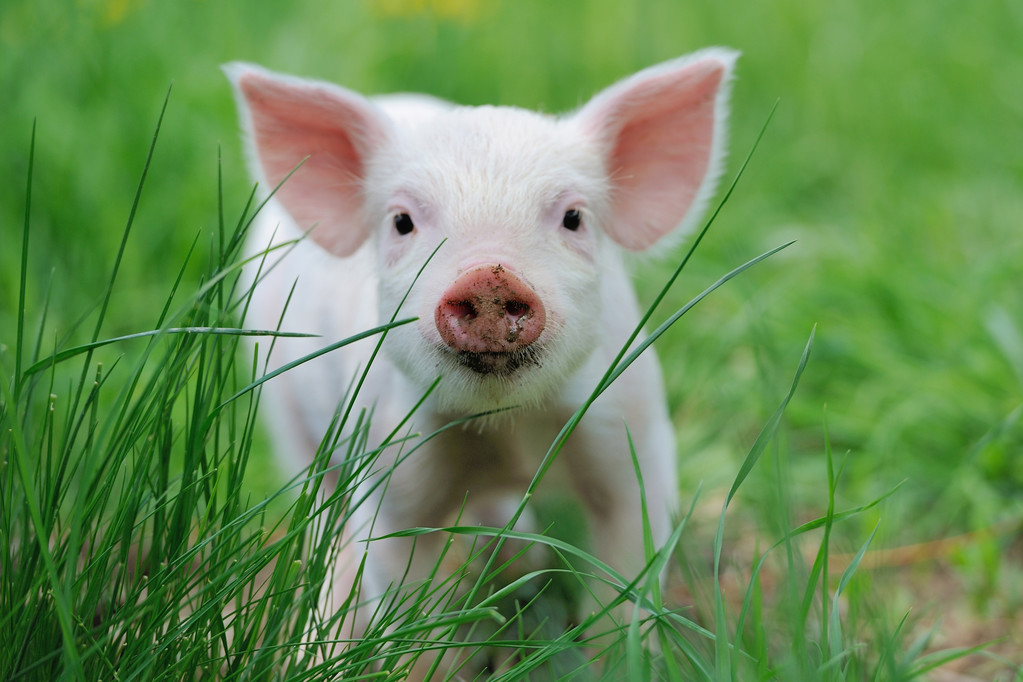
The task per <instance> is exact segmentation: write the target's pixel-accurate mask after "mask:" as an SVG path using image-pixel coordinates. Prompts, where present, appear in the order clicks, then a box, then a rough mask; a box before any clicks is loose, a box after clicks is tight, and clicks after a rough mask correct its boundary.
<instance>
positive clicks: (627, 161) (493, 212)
mask: <svg viewBox="0 0 1023 682" xmlns="http://www.w3.org/2000/svg"><path fill="white" fill-rule="evenodd" d="M733 60H734V55H733V54H731V53H729V52H727V51H723V50H712V51H708V52H704V53H700V54H699V55H696V56H695V57H693V58H690V59H689V60H679V61H676V62H672V63H669V64H666V65H662V66H660V67H654V69H650V70H647V71H645V72H641V73H640V74H637V76H634V77H632V78H631V79H628V80H626V81H623V82H622V83H620V84H618V85H616V86H614V87H612V88H609V89H608V90H606V91H605V92H604V93H602V94H601V95H599V96H598V97H596V98H594V100H592V101H591V103H590V104H588V105H587V106H586V107H584V108H583V109H582V110H581V111H580V112H579V113H578V114H576V115H573V116H571V117H568V118H555V117H550V116H542V115H539V114H535V113H532V112H527V111H523V110H519V109H511V108H491V107H480V108H465V107H454V106H452V105H448V104H447V103H444V102H441V101H440V100H435V99H432V98H428V97H419V96H409V95H404V96H387V97H382V98H378V99H377V100H375V103H373V102H371V101H369V100H366V99H364V98H362V97H360V96H359V95H356V94H355V93H351V92H349V91H346V90H342V89H340V88H336V87H335V86H329V85H325V84H320V83H313V82H309V81H300V80H297V79H290V78H286V77H280V76H276V75H274V74H270V73H268V72H265V71H262V70H261V69H258V68H256V67H248V66H244V65H239V66H233V67H231V68H230V69H229V75H230V76H231V77H232V80H233V82H234V83H235V86H236V89H237V91H238V98H239V102H240V103H241V108H242V112H243V116H242V120H243V125H244V127H245V128H246V130H247V132H248V133H249V134H250V135H251V136H252V138H251V145H252V152H253V153H252V156H253V161H254V167H255V171H256V175H257V177H258V178H259V179H260V180H261V181H262V182H264V183H265V184H266V185H268V186H271V187H272V186H274V185H276V184H277V183H278V182H280V180H281V179H282V178H283V177H284V176H285V175H286V174H287V173H288V172H289V171H291V170H292V169H293V168H294V167H295V166H296V165H297V164H298V163H299V162H301V161H302V160H303V159H306V161H305V163H304V165H302V167H300V168H299V170H298V171H297V172H296V173H295V174H294V176H293V177H292V178H291V179H289V180H288V181H287V182H286V183H285V184H284V185H283V187H282V189H281V191H280V192H279V193H278V195H277V199H275V200H274V201H272V202H271V203H270V205H269V206H268V209H269V210H267V211H265V212H264V213H263V214H262V216H261V217H260V218H259V220H258V222H257V225H256V226H255V229H254V231H253V232H252V234H251V237H250V240H249V251H250V254H256V253H259V252H262V251H264V250H265V249H266V247H267V246H269V245H270V244H271V242H275V243H280V242H283V241H288V240H291V239H295V238H296V237H298V236H301V234H302V233H303V231H305V230H309V229H310V228H311V227H313V225H316V227H315V228H313V229H312V231H311V232H310V236H309V238H308V239H305V240H303V241H301V242H300V243H299V244H298V245H297V246H295V247H294V250H293V252H290V253H287V255H286V257H280V254H282V253H284V252H285V251H284V250H278V251H275V252H273V253H271V255H269V256H268V263H267V264H264V265H263V268H264V271H265V269H266V267H267V265H268V264H269V263H275V264H274V266H273V268H272V269H270V270H269V271H268V272H264V273H263V277H262V279H261V281H260V283H259V285H258V286H257V287H256V289H255V294H254V297H253V302H252V306H251V309H250V314H249V318H248V320H247V323H248V324H249V325H250V326H254V327H258V328H274V327H276V326H277V323H278V320H279V319H280V315H281V310H282V309H283V307H284V303H285V300H286V299H287V297H288V295H289V292H290V291H291V288H292V286H293V285H294V286H295V289H294V294H293V295H292V296H291V300H290V303H289V304H288V310H287V313H286V315H285V317H284V321H283V324H281V328H282V329H283V330H286V331H300V332H310V333H314V334H318V335H320V338H316V339H279V340H278V341H277V344H276V347H275V350H274V355H273V357H272V358H271V361H270V365H271V367H275V366H279V365H281V364H284V363H285V362H288V361H291V360H294V359H296V358H298V357H301V356H303V355H305V354H307V353H309V352H312V351H314V350H317V349H318V348H320V347H322V346H324V345H326V344H328V343H331V342H333V341H336V340H339V339H342V338H345V337H347V336H351V335H353V334H355V333H358V332H360V331H363V330H365V329H368V328H371V327H374V326H377V325H378V324H381V323H383V322H386V321H387V320H388V319H389V318H390V317H391V315H392V314H393V312H394V310H395V308H396V306H397V305H398V303H399V302H400V301H401V299H402V297H403V296H404V295H405V293H406V291H408V290H409V288H410V286H411V284H412V281H413V278H414V276H415V274H416V273H417V272H418V271H419V269H420V267H421V266H422V265H423V263H424V262H425V261H426V259H427V258H428V257H429V255H430V253H431V252H433V251H434V249H435V248H436V247H437V246H438V245H439V244H441V242H442V240H444V243H443V245H442V246H441V247H440V249H439V250H438V251H437V253H436V255H435V256H434V257H433V259H432V261H431V262H430V263H429V265H427V267H426V269H425V270H424V272H423V275H422V277H421V279H420V280H419V281H418V282H417V283H416V285H415V286H414V287H412V288H411V294H410V295H409V298H408V300H407V302H406V303H405V304H404V306H403V307H402V309H401V313H400V314H399V316H398V317H399V318H402V317H408V316H416V317H418V318H419V319H418V321H417V322H414V323H412V324H409V325H405V326H402V327H399V328H396V329H394V330H392V331H391V332H390V333H389V335H388V337H387V340H386V342H385V344H384V351H385V353H384V354H383V355H381V356H380V357H378V358H377V359H376V360H375V362H374V364H373V367H372V369H371V371H370V373H369V375H368V378H367V383H366V384H365V386H364V387H363V389H362V391H361V393H360V395H359V398H358V403H357V404H358V405H360V406H363V407H366V408H367V409H371V410H372V421H371V431H370V447H373V446H375V445H376V444H377V443H379V442H380V441H381V440H383V439H384V438H385V437H386V436H387V435H388V434H390V433H391V432H392V430H393V429H394V428H395V427H396V426H397V425H398V424H399V423H401V422H402V420H404V419H405V418H406V416H407V415H408V414H409V412H410V411H411V410H412V408H413V406H414V405H415V403H416V402H417V401H418V400H419V399H420V398H421V397H422V395H423V394H424V392H425V391H426V389H427V388H428V387H429V385H430V384H431V382H432V381H433V380H434V379H435V378H436V377H438V376H440V377H441V381H440V384H439V385H438V387H437V389H436V390H435V391H434V392H433V394H432V395H431V396H430V397H429V398H428V399H427V401H426V403H425V404H424V405H422V406H421V407H420V408H419V409H418V410H417V411H416V412H415V413H414V415H413V417H412V421H411V424H412V425H413V427H412V428H413V429H414V430H415V431H417V432H420V433H424V434H427V433H432V432H433V431H435V430H437V429H439V428H440V427H442V426H444V425H445V424H448V423H449V422H451V421H452V420H455V419H460V418H463V417H466V416H468V415H471V414H476V413H479V412H484V411H489V410H507V411H504V412H501V413H500V414H498V415H497V416H489V417H486V418H484V419H483V420H481V421H479V422H475V423H472V424H470V425H469V426H466V427H458V428H453V429H448V430H446V431H444V432H443V433H441V434H440V435H439V436H438V437H436V438H435V439H433V440H432V441H430V442H428V443H426V444H425V445H423V446H422V447H421V448H420V449H419V450H417V451H416V452H415V453H414V454H413V455H412V456H411V457H409V458H408V459H406V460H404V461H402V462H401V464H400V465H399V466H397V467H395V468H394V470H393V472H392V473H391V475H390V482H389V484H388V485H387V487H386V492H384V493H383V494H382V496H381V494H380V493H379V491H378V492H376V493H374V495H373V496H372V497H371V499H370V500H369V501H368V502H367V503H365V504H363V505H362V506H361V507H360V508H359V510H358V512H357V514H356V517H355V518H354V519H353V523H352V524H351V526H350V528H349V529H348V533H350V534H351V536H352V537H353V538H355V539H365V538H366V537H368V536H369V533H370V529H369V526H370V524H372V525H373V528H372V535H373V536H374V537H379V536H381V535H385V534H387V533H390V532H393V531H398V530H402V529H405V528H412V527H419V526H440V525H444V524H447V523H450V522H452V521H453V520H454V515H455V514H457V513H458V512H459V510H460V509H462V508H463V505H464V509H465V512H464V514H463V516H462V519H461V523H462V524H463V525H468V524H475V523H483V524H485V525H491V526H503V525H504V524H505V523H506V522H507V521H508V518H509V514H510V513H511V510H514V509H515V507H516V506H517V504H518V502H519V501H520V500H521V499H522V496H523V493H524V492H525V490H526V488H527V486H528V485H529V482H530V481H531V480H532V479H533V477H534V475H535V473H536V471H537V468H538V466H539V464H540V461H541V459H542V458H543V456H544V454H545V453H546V452H547V449H548V447H549V445H550V444H551V443H552V442H553V440H554V438H555V437H556V435H557V434H558V432H559V430H560V429H561V428H562V426H563V425H564V424H565V422H566V421H567V420H568V419H569V417H570V416H571V415H572V414H573V413H574V412H575V411H576V410H577V409H578V407H579V406H580V405H581V404H582V402H583V401H584V400H585V399H586V397H587V396H588V395H589V394H590V393H591V392H592V391H593V389H594V388H595V387H596V386H597V385H598V383H599V381H600V378H601V377H602V376H603V374H604V372H605V371H606V370H607V368H608V366H609V365H610V363H611V362H612V360H613V359H614V357H615V356H616V355H617V354H618V352H619V350H620V349H621V347H622V345H623V344H624V343H625V342H626V340H627V338H628V336H629V334H630V333H631V331H632V330H633V328H634V327H635V326H636V324H637V323H638V320H639V313H638V309H637V304H636V301H635V297H634V294H633V290H632V287H631V284H630V282H629V278H628V276H627V273H626V271H625V268H624V266H623V258H622V253H621V251H622V247H625V248H626V249H630V250H636V251H639V250H644V249H647V248H649V247H651V246H652V245H653V244H654V243H657V242H659V241H660V240H662V239H663V238H665V237H666V236H667V235H668V234H669V233H671V232H673V231H675V230H676V228H677V227H678V226H679V225H680V224H682V223H687V222H691V221H692V220H693V219H694V217H695V215H696V213H697V212H698V211H699V209H700V205H701V204H702V203H703V202H704V201H705V199H706V198H707V196H708V195H709V193H710V192H711V191H712V188H713V184H714V181H715V179H716V175H717V170H718V164H719V160H720V156H721V148H722V137H723V133H722V126H723V119H724V116H725V98H726V90H727V88H726V83H727V80H728V75H729V73H730V69H731V65H732V62H733ZM278 261H279V262H278ZM257 264H258V261H255V262H254V265H252V266H250V269H249V273H250V276H251V275H252V274H254V271H255V267H256V265H257ZM494 292H496V293H494ZM492 294H493V296H494V297H495V298H494V299H493V300H494V302H495V303H496V304H497V308H496V312H490V311H489V309H484V307H482V306H483V305H485V301H486V300H489V297H491V295H492ZM470 323H474V324H475V325H476V326H473V324H470ZM495 329H496V330H498V331H500V333H494V331H493V330H495ZM481 330H485V331H481ZM505 332H507V333H505ZM375 341H376V339H375V338H373V339H369V340H365V341H361V342H358V343H356V344H354V345H353V346H350V347H348V348H345V349H342V350H340V351H337V352H334V353H331V354H329V355H327V356H324V357H322V358H320V359H318V360H316V361H314V362H311V363H307V364H305V365H303V366H300V367H297V368H295V369H293V370H291V371H289V372H287V373H285V374H284V375H282V376H280V377H279V378H277V379H275V380H273V381H272V382H270V383H269V384H268V385H267V386H266V387H265V391H264V403H265V407H266V413H267V414H268V415H269V417H270V423H271V425H272V427H273V432H274V435H275V441H276V446H277V449H278V452H279V453H280V454H281V456H282V457H283V458H284V459H285V460H286V461H288V462H293V463H297V464H299V465H306V464H308V463H309V462H310V461H311V457H312V454H313V453H314V452H315V451H316V448H317V446H318V445H319V442H320V439H321V438H322V437H323V434H324V433H325V432H326V431H327V429H328V427H329V425H330V422H331V418H332V417H333V415H334V413H335V410H336V407H337V405H338V401H339V400H340V399H341V398H342V396H343V395H344V394H345V392H346V390H347V389H348V388H349V386H350V385H351V381H352V377H353V376H354V374H355V373H356V372H357V371H358V370H360V369H362V368H364V367H365V366H366V364H367V363H368V361H369V356H370V353H371V351H372V349H373V346H374V344H375ZM509 408H510V409H509ZM626 427H627V428H628V433H629V434H631V437H632V441H633V444H634V446H635V450H636V454H637V457H638V461H639V464H640V467H641V470H642V474H643V479H644V483H645V488H646V503H647V507H648V509H649V516H650V522H651V525H652V529H653V533H654V537H655V540H658V541H660V540H664V539H665V538H666V537H667V534H668V532H669V529H670V520H671V516H670V515H671V512H672V511H673V510H674V509H675V508H676V507H677V499H678V490H677V479H676V463H675V446H674V434H673V430H672V427H671V423H670V420H669V417H668V413H667V409H666V406H665V400H664V391H663V387H662V382H661V378H660V372H659V369H658V367H657V363H656V360H655V357H654V355H653V353H651V352H647V353H646V354H644V355H643V356H642V357H640V358H639V360H638V361H637V362H636V363H634V364H633V365H632V367H630V368H629V369H628V371H626V372H625V373H624V374H623V375H622V376H621V377H620V378H619V379H618V380H617V381H616V382H615V383H614V384H613V385H612V386H611V387H610V388H609V389H608V390H607V391H606V392H605V393H604V394H603V395H601V397H600V398H599V399H598V400H597V401H596V403H595V404H594V405H593V406H592V408H591V409H590V411H589V412H588V413H587V414H586V416H585V418H584V419H583V420H582V422H581V424H580V426H579V428H578V429H577V430H576V431H575V432H574V433H573V434H572V436H571V437H570V438H569V440H568V441H567V443H566V445H565V448H564V450H563V451H562V453H561V454H560V455H559V457H558V459H557V461H556V462H555V464H554V467H553V468H552V469H551V471H550V474H549V475H548V476H547V478H545V479H544V481H543V483H542V485H541V487H540V489H539V491H538V492H539V493H540V494H543V493H544V492H549V491H557V492H559V493H564V492H566V491H572V492H574V494H575V495H576V496H577V497H578V499H579V500H580V502H581V504H582V507H583V509H584V510H585V512H586V516H587V518H588V520H589V524H590V531H591V535H592V537H593V540H594V550H595V553H596V554H597V556H598V557H600V558H602V559H604V560H605V561H607V562H608V563H610V564H611V565H612V566H614V567H615V568H616V569H618V570H619V571H621V572H622V573H623V574H625V575H626V576H630V577H631V576H635V575H636V574H638V572H639V571H640V570H641V569H642V567H643V565H644V559H643V544H642V538H643V532H642V513H641V503H640V495H639V485H638V482H637V480H636V476H635V471H634V466H633V461H632V458H631V456H630V449H629V443H628V439H627V434H626ZM407 447H408V446H406V449H407ZM401 453H402V450H401V449H400V448H399V447H398V446H393V447H390V448H388V449H387V450H385V451H384V454H383V456H382V458H381V461H380V465H388V464H390V463H393V462H394V461H395V458H397V457H398V456H399V455H400V454H401ZM377 468H378V469H379V468H382V466H378V467H377ZM367 485H368V484H367ZM528 523H529V517H528V514H527V515H526V516H524V517H523V519H522V522H521V524H526V525H527V526H528ZM521 524H520V525H521ZM441 541H442V538H441V537H440V536H435V535H433V536H426V537H423V538H420V539H419V540H418V541H417V547H416V552H415V559H414V561H413V563H412V571H411V575H408V576H407V577H406V578H405V579H406V580H408V579H413V580H414V579H417V578H423V577H426V576H427V575H428V573H429V571H430V569H431V568H432V567H433V566H434V563H435V560H436V557H437V554H438V551H439V546H438V545H437V543H439V542H441ZM357 546H358V548H359V551H360V552H361V551H362V549H363V548H364V547H365V545H363V544H361V543H360V544H358V545H357ZM410 548H411V544H410V542H408V541H403V540H387V541H375V542H372V543H370V545H369V547H368V554H367V564H366V571H365V574H364V578H363V581H364V584H363V592H362V596H363V598H367V597H368V598H370V599H372V598H373V597H374V596H379V595H381V594H383V592H384V591H385V590H386V589H387V588H388V587H389V586H391V585H393V584H395V583H397V582H398V581H400V580H401V579H402V576H403V575H404V574H405V569H406V565H407V563H408V556H409V551H410ZM350 558H351V557H349V559H350ZM337 575H338V577H337V578H336V584H335V589H334V590H333V594H332V595H331V600H332V601H333V603H334V604H340V603H341V602H343V601H344V599H345V598H346V597H347V595H348V592H349V590H350V589H351V584H350V580H351V573H350V571H346V570H340V571H339V572H338V574H337ZM373 606H374V605H371V606H370V609H372V608H373ZM363 617H364V616H363Z"/></svg>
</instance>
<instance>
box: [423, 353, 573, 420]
mask: <svg viewBox="0 0 1023 682" xmlns="http://www.w3.org/2000/svg"><path fill="white" fill-rule="evenodd" d="M438 350H439V351H440V357H441V365H440V366H441V368H442V369H441V374H442V376H443V377H444V378H443V380H442V382H441V385H440V387H439V389H438V390H439V394H438V398H439V399H440V404H441V409H442V410H444V411H446V412H450V413H452V414H472V413H479V412H488V411H491V410H502V409H505V408H511V407H532V406H535V405H536V404H538V403H541V402H543V400H544V399H545V398H546V397H547V395H548V394H549V393H550V391H551V390H552V389H553V386H552V385H551V378H552V377H551V376H550V372H549V371H547V370H548V369H549V368H548V367H547V366H546V363H544V362H543V359H544V354H543V352H542V349H540V348H534V347H530V348H528V349H523V350H520V351H513V352H509V353H487V352H484V353H474V352H467V351H462V352H455V351H452V350H450V349H448V348H445V349H443V350H441V349H438ZM444 365H447V369H443V366H444Z"/></svg>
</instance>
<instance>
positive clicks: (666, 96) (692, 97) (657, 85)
mask: <svg viewBox="0 0 1023 682" xmlns="http://www.w3.org/2000/svg"><path fill="white" fill-rule="evenodd" d="M738 56H739V55H738V53H737V52H733V51H731V50H725V49H720V48H715V49H709V50H703V51H701V52H697V53H696V54H693V55H691V56H689V57H683V58H681V59H677V60H674V61H670V62H665V63H664V64H659V65H657V66H653V67H651V68H649V69H645V70H643V71H640V72H639V73H637V74H635V75H633V76H631V77H629V78H626V79H625V80H623V81H621V82H619V83H617V84H615V85H612V86H611V87H609V88H608V89H606V90H604V91H603V92H601V93H599V94H598V95H597V96H595V97H594V98H593V99H592V100H590V102H589V103H588V104H586V105H585V106H584V107H583V108H582V109H581V110H580V111H579V112H578V113H577V114H576V115H575V116H574V119H573V120H574V122H575V123H576V124H577V125H578V126H580V128H581V131H582V133H583V134H584V135H586V136H589V137H591V138H593V139H595V140H596V142H597V143H598V145H600V146H601V147H602V148H603V151H604V155H605V165H606V167H607V172H608V177H609V179H610V181H611V192H612V195H611V216H610V220H609V221H608V223H607V231H608V233H609V234H610V235H611V237H612V238H613V239H614V240H615V241H616V242H618V243H619V244H621V245H622V246H624V247H626V248H628V249H632V250H634V251H641V250H643V249H646V248H649V247H650V246H652V245H653V244H654V243H656V242H657V241H658V240H660V239H661V238H662V237H664V236H665V235H667V234H668V233H669V232H672V231H673V230H674V229H675V228H677V227H679V226H680V225H681V226H683V227H688V226H689V225H690V224H691V223H692V222H693V221H695V220H696V219H697V218H698V217H699V213H700V212H701V210H702V209H703V204H704V203H705V202H706V201H707V199H708V198H709V196H710V194H711V193H712V192H713V191H714V186H715V184H716V182H717V178H718V175H719V173H720V165H721V160H722V157H723V154H724V137H725V120H726V118H727V116H728V90H729V87H728V86H729V81H730V78H731V74H732V69H733V67H734V65H735V60H736V59H737V58H738Z"/></svg>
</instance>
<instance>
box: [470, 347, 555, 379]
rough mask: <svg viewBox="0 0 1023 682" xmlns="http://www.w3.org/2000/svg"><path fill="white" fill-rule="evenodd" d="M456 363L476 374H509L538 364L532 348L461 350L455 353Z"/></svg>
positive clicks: (538, 360)
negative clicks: (508, 350)
mask: <svg viewBox="0 0 1023 682" xmlns="http://www.w3.org/2000/svg"><path fill="white" fill-rule="evenodd" d="M455 359H456V360H457V361H458V364H460V365H462V366H463V367H466V368H468V369H471V370H472V371H473V372H476V373H477V374H490V375H505V376H506V375H509V374H514V373H515V372H517V371H518V370H520V369H522V368H523V367H531V366H534V365H539V364H540V359H539V357H538V356H537V353H536V352H535V351H533V350H532V349H524V350H517V351H510V352H475V351H461V352H459V353H456V354H455Z"/></svg>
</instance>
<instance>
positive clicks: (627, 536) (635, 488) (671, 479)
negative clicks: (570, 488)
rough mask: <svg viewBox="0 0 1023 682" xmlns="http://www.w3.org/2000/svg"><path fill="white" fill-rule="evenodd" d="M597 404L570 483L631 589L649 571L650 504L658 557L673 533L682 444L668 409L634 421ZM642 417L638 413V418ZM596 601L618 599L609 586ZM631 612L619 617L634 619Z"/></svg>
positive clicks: (573, 453)
mask: <svg viewBox="0 0 1023 682" xmlns="http://www.w3.org/2000/svg"><path fill="white" fill-rule="evenodd" d="M601 407H602V406H601V405H600V403H599V402H598V404H597V405H595V406H594V410H593V411H592V412H591V413H590V414H588V415H587V416H586V417H585V418H584V419H583V422H582V423H581V425H580V429H579V430H578V431H577V432H576V433H575V434H573V436H572V440H574V441H575V444H574V447H572V448H571V450H570V451H569V452H567V453H566V454H568V455H569V459H568V462H567V463H568V466H569V467H570V476H571V477H572V480H573V484H574V486H575V489H576V493H577V494H578V496H579V498H580V500H581V501H582V504H583V506H584V508H585V510H586V513H587V517H588V523H589V527H590V535H591V537H592V538H593V545H594V547H593V549H594V554H595V555H596V556H597V557H598V558H599V559H601V560H603V561H604V562H606V563H608V564H610V565H611V567H612V568H614V569H615V570H617V571H618V572H620V573H621V574H622V575H623V576H624V578H625V579H626V580H628V581H631V580H633V579H634V578H636V577H637V576H638V575H639V574H640V572H641V571H642V570H643V569H644V567H645V566H646V564H647V559H648V557H647V556H646V552H645V549H644V542H643V536H644V533H643V513H642V510H643V503H644V501H645V504H646V511H647V515H648V519H649V523H650V527H651V531H652V535H653V541H654V549H655V550H659V549H660V548H661V547H662V546H663V544H664V542H665V541H666V540H667V538H668V536H669V534H670V532H671V514H672V513H673V511H674V510H675V507H676V506H677V498H678V490H677V472H676V468H675V443H674V433H673V430H672V428H671V424H670V422H669V421H668V419H667V415H666V414H665V411H664V408H663V407H660V406H659V405H655V404H646V407H647V408H648V409H649V410H650V412H649V413H647V414H645V415H641V416H640V418H639V419H637V420H633V421H627V420H624V421H623V418H622V412H621V411H620V410H615V409H614V408H613V407H611V406H606V407H605V408H604V409H601ZM633 414H634V415H635V412H633ZM626 426H627V427H628V429H629V433H631V435H632V441H633V445H634V447H635V449H636V456H637V459H638V461H639V466H640V471H641V473H642V477H643V490H642V493H641V489H640V484H639V480H638V478H637V476H636V469H635V465H634V463H633V460H632V456H631V454H630V450H629V442H628V437H627V435H626ZM595 594H596V597H597V598H598V599H599V600H600V601H601V602H602V603H603V604H606V603H608V602H609V601H610V600H612V599H614V598H615V597H616V596H617V595H616V593H615V592H614V590H613V589H612V588H610V587H609V586H606V585H601V586H598V588H597V590H596V591H595ZM631 613H632V607H631V605H629V604H625V605H623V606H622V607H621V608H618V609H615V610H614V611H613V612H612V614H613V615H614V616H615V617H616V618H619V617H622V618H624V619H626V620H627V619H628V618H629V617H630V614H631Z"/></svg>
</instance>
